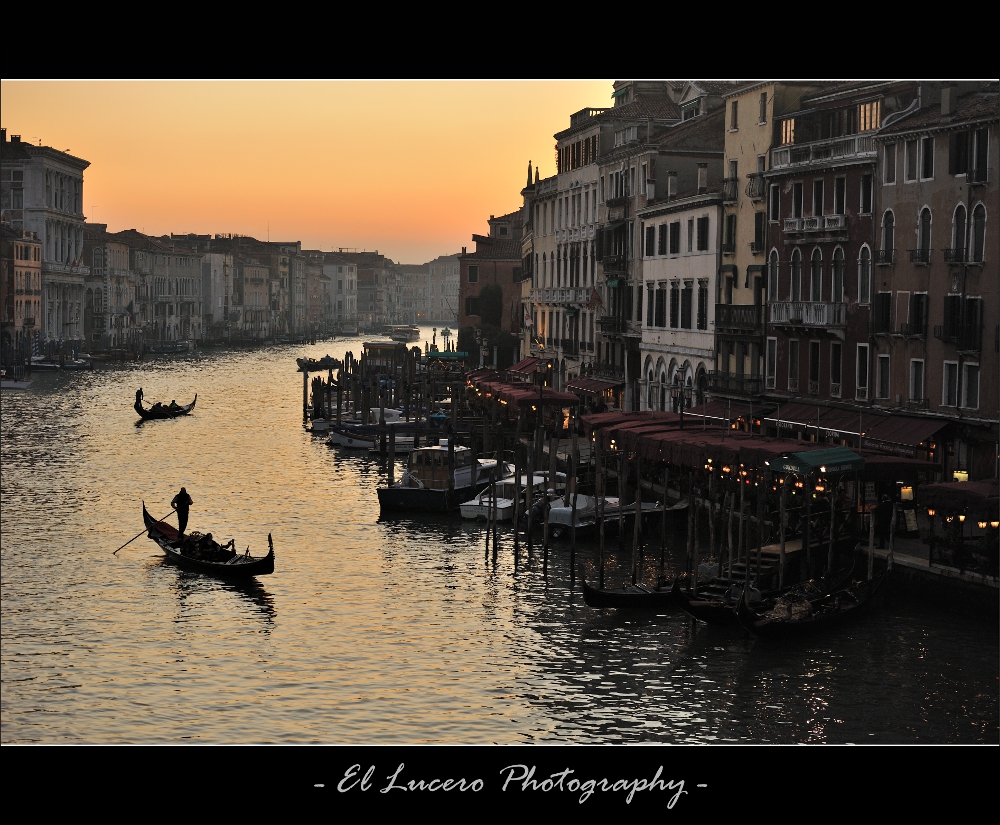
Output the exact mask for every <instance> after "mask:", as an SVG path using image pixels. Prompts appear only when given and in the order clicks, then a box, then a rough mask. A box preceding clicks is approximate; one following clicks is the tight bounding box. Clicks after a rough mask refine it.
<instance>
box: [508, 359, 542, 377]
mask: <svg viewBox="0 0 1000 825" xmlns="http://www.w3.org/2000/svg"><path fill="white" fill-rule="evenodd" d="M539 360H540V359H538V358H522V359H521V360H520V361H518V362H517V363H516V364H514V366H512V367H508V368H507V372H516V373H518V374H519V375H531V374H532V373H533V372H535V371H536V370H537V369H538V362H539Z"/></svg>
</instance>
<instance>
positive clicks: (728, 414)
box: [684, 400, 775, 421]
mask: <svg viewBox="0 0 1000 825" xmlns="http://www.w3.org/2000/svg"><path fill="white" fill-rule="evenodd" d="M774 407H775V405H774V404H773V403H767V404H750V403H748V402H746V401H722V400H715V401H709V402H708V403H706V404H701V405H699V406H697V407H691V409H689V410H684V415H692V416H696V417H698V418H715V419H718V420H719V421H735V420H736V419H737V418H739V417H741V416H742V417H743V418H749V417H750V415H751V414H752V415H753V417H754V419H758V418H760V417H761V415H763V414H765V413H770V412H773V411H774Z"/></svg>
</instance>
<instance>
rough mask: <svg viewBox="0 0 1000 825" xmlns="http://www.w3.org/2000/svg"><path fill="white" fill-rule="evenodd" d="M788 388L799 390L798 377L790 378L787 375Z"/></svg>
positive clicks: (793, 390) (792, 390)
mask: <svg viewBox="0 0 1000 825" xmlns="http://www.w3.org/2000/svg"><path fill="white" fill-rule="evenodd" d="M788 389H789V390H790V391H791V392H798V391H799V379H798V378H792V377H791V376H789V378H788Z"/></svg>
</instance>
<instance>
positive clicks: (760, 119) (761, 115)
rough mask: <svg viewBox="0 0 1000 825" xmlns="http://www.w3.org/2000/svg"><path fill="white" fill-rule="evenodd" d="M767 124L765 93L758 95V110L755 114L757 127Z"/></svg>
mask: <svg viewBox="0 0 1000 825" xmlns="http://www.w3.org/2000/svg"><path fill="white" fill-rule="evenodd" d="M765 123H767V92H761V93H760V110H759V111H758V112H757V125H758V126H763V125H764V124H765Z"/></svg>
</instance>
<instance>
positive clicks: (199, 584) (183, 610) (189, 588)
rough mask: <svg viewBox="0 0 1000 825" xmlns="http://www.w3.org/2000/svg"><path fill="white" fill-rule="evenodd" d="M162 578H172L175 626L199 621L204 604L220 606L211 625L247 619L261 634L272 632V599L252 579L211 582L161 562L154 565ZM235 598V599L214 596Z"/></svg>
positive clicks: (258, 583) (262, 587)
mask: <svg viewBox="0 0 1000 825" xmlns="http://www.w3.org/2000/svg"><path fill="white" fill-rule="evenodd" d="M158 566H159V567H160V568H161V569H162V572H163V573H164V574H165V575H173V576H175V581H174V582H173V583H172V584H171V585H170V589H171V590H172V591H173V593H174V594H175V596H176V599H177V612H176V615H175V618H174V621H175V622H176V623H190V622H194V621H200V620H201V619H202V618H203V616H202V614H203V613H204V611H205V607H206V604H211V605H212V609H213V610H215V609H216V608H218V607H220V606H222V607H223V613H222V614H221V615H220V614H214V621H218V622H219V623H221V624H228V623H230V622H236V623H239V622H240V621H241V617H248V618H250V619H252V620H254V621H255V622H260V630H261V632H262V633H265V634H268V633H270V632H271V630H272V629H273V628H274V624H275V621H274V620H275V616H276V615H277V611H276V609H275V606H274V597H273V596H272V595H271V594H270V593H269V592H268V591H267V589H266V588H265V587H264V585H263V584H261V583H260V582H259V581H257V580H256V579H252V578H251V579H245V580H232V581H230V580H226V579H214V578H212V577H209V576H205V575H203V574H201V573H196V572H192V571H189V570H184V569H183V568H181V567H178V566H177V565H175V564H172V563H171V562H169V561H167V560H166V559H162V560H161V562H160V564H159V565H158ZM229 595H231V596H235V597H237V598H236V599H231V598H223V599H219V598H217V597H218V596H229ZM226 606H240V607H241V609H240V610H238V611H230V610H226V609H225V608H226Z"/></svg>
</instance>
